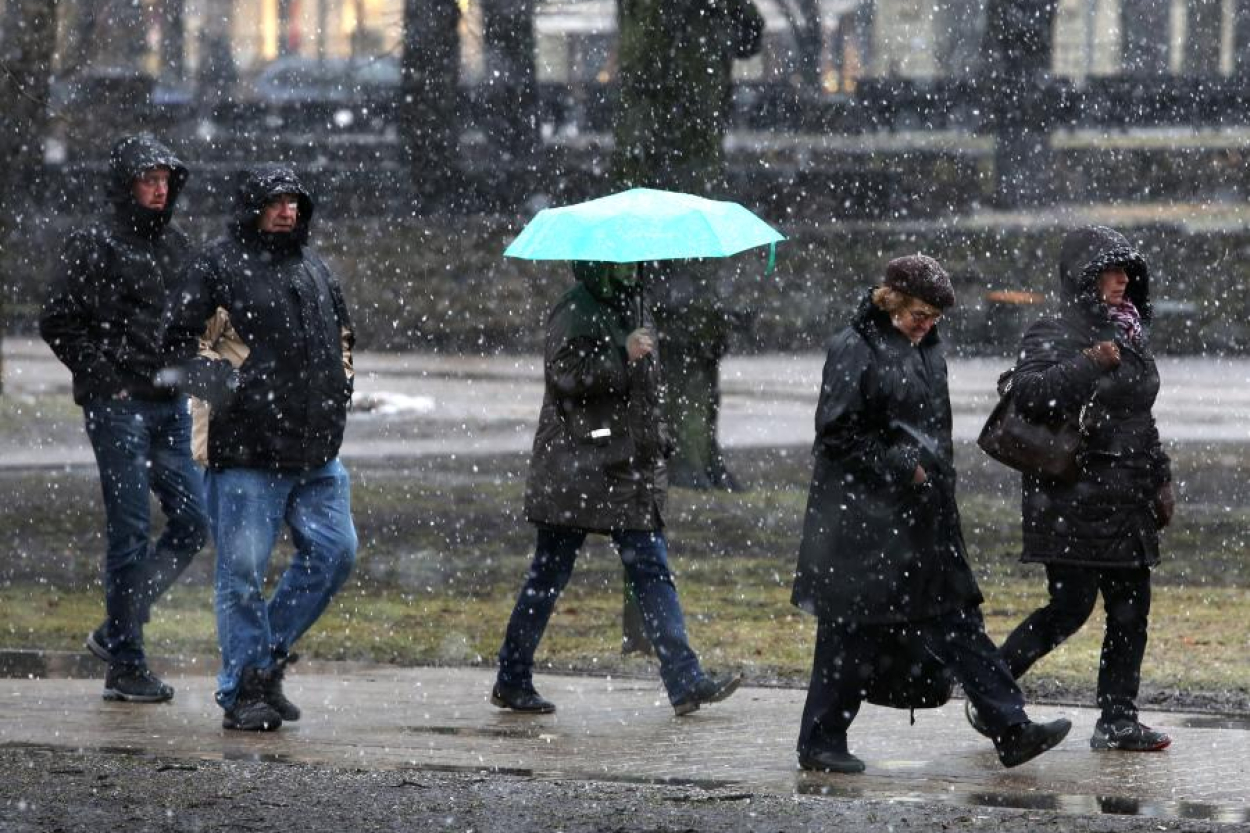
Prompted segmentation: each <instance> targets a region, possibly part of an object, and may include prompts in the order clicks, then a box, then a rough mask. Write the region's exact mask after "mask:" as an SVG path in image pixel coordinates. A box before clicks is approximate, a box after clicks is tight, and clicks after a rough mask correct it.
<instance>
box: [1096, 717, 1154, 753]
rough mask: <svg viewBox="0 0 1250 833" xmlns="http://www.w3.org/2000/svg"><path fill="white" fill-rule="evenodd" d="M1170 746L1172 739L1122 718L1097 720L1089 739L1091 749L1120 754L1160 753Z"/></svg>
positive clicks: (1143, 725)
mask: <svg viewBox="0 0 1250 833" xmlns="http://www.w3.org/2000/svg"><path fill="white" fill-rule="evenodd" d="M1171 745H1172V739H1171V738H1170V737H1168V736H1167V735H1166V734H1164V733H1163V732H1156V731H1155V730H1154V729H1151V728H1150V727H1149V726H1147V725H1145V724H1144V723H1138V722H1137V721H1136V720H1131V719H1129V718H1123V719H1121V720H1099V721H1098V722H1097V723H1095V724H1094V734H1093V736H1092V737H1090V739H1089V746H1090V748H1091V749H1118V750H1119V751H1121V752H1160V751H1162V750H1164V749H1167V748H1168V747H1169V746H1171Z"/></svg>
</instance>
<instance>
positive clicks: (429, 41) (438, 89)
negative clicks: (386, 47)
mask: <svg viewBox="0 0 1250 833" xmlns="http://www.w3.org/2000/svg"><path fill="white" fill-rule="evenodd" d="M459 23H460V7H459V5H458V4H457V2H456V0H405V3H404V55H403V81H402V87H401V92H402V95H401V101H402V103H401V105H400V106H401V112H400V125H401V128H402V130H403V136H404V148H405V153H406V155H407V159H408V166H409V171H410V176H411V178H412V184H413V191H414V195H415V197H416V200H417V206H416V207H417V209H418V210H420V211H423V212H434V211H441V210H446V209H455V208H456V207H457V206H458V205H459V204H460V200H461V193H460V191H461V174H460V168H459V161H458V159H457V146H458V144H459V137H460V115H459V104H460V33H459V29H458V28H457V27H458V25H459Z"/></svg>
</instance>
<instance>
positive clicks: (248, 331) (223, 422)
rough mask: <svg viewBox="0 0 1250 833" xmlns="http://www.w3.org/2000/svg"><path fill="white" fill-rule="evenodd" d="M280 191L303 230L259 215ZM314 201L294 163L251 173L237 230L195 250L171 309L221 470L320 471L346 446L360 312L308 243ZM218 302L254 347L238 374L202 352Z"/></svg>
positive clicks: (178, 348)
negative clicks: (269, 224) (355, 322)
mask: <svg viewBox="0 0 1250 833" xmlns="http://www.w3.org/2000/svg"><path fill="white" fill-rule="evenodd" d="M278 194H296V195H298V197H299V203H300V206H299V215H298V222H297V226H296V229H295V231H294V232H291V233H290V234H285V235H278V234H275V235H267V234H264V233H261V232H259V231H258V230H257V228H256V220H257V217H258V216H259V214H260V211H261V209H262V207H263V206H264V204H265V202H266V201H267V200H268V199H269V198H270V197H272V196H276V195H278ZM313 209H314V204H313V200H312V197H311V196H310V195H309V194H308V191H307V190H306V189H305V188H304V187H303V186H302V185H301V184H300V183H299V180H298V179H296V177H295V175H294V174H293V173H292V172H291V171H289V170H288V169H285V168H281V167H266V168H259V169H256V170H254V171H252V172H250V174H249V175H248V176H247V178H246V180H245V181H244V183H243V185H242V187H241V188H240V191H239V197H238V214H237V217H236V219H235V222H234V224H233V226H232V228H231V229H230V232H229V233H228V234H226V235H225V236H224V237H221V238H220V239H218V240H216V241H215V242H213V243H212V244H211V245H209V246H208V248H207V249H206V250H205V251H204V252H202V253H201V254H200V255H199V256H198V257H197V258H195V260H194V261H193V262H192V263H191V265H190V266H189V267H188V269H187V271H186V273H185V274H184V276H183V285H182V290H181V292H180V294H179V296H178V297H177V298H175V299H174V301H173V302H171V304H170V306H169V307H168V309H167V311H166V346H167V348H168V350H169V356H170V359H171V361H174V362H176V363H178V364H180V365H181V367H182V370H183V372H184V377H183V378H184V387H185V389H186V391H187V392H188V393H190V394H192V395H194V396H197V397H199V398H201V399H203V400H205V401H207V402H209V403H210V404H211V406H212V414H211V419H210V421H209V428H208V462H209V465H210V466H211V467H212V468H215V469H223V468H269V469H283V470H306V469H313V468H317V467H318V466H321V465H324V464H325V463H328V462H329V461H331V460H333V459H334V458H335V457H336V456H337V455H338V452H339V447H340V446H341V445H342V442H343V430H344V427H345V425H346V422H347V410H348V406H349V404H350V401H351V393H352V385H351V381H350V379H349V378H348V376H347V371H346V369H345V367H344V359H343V346H344V342H345V340H346V342H347V343H348V344H350V339H351V336H350V333H351V319H350V318H349V316H348V312H347V305H346V304H345V303H344V300H343V294H342V290H341V288H340V287H339V283H338V280H337V279H336V278H335V276H334V274H333V273H332V272H331V271H330V268H329V267H328V266H327V265H326V263H325V262H324V261H323V260H322V259H321V258H320V257H319V256H318V255H317V254H316V252H314V251H313V250H312V249H311V248H309V246H308V245H307V240H308V232H309V224H310V222H311V220H312V214H313ZM218 309H222V310H224V311H225V312H226V314H227V315H228V317H229V324H230V326H232V327H233V328H234V330H235V331H236V332H237V333H238V335H239V337H240V339H241V340H242V341H243V343H244V344H245V345H246V347H247V349H248V355H247V359H246V360H245V361H244V362H243V364H242V366H241V367H239V369H238V371H237V372H236V371H235V370H234V369H233V367H232V366H231V365H230V363H229V362H228V361H226V360H224V359H209V358H205V357H203V356H198V355H197V352H198V348H199V338H200V336H201V335H202V334H203V333H204V331H205V325H206V323H207V322H208V320H209V318H211V317H212V316H213V315H214V314H215V313H216V311H217V310H218ZM345 333H346V336H345Z"/></svg>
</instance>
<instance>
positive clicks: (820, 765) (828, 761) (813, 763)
mask: <svg viewBox="0 0 1250 833" xmlns="http://www.w3.org/2000/svg"><path fill="white" fill-rule="evenodd" d="M799 766H801V767H802V768H803V769H809V770H815V771H817V772H844V773H856V772H863V771H864V762H863V761H861V760H860V759H859V758H856V757H855V756H854V755H852V754H851V753H850V752H849V751H847V749H846V744H843V745H842V747H841V748H840V749H834V748H831V749H809V750H808V751H806V752H800V753H799Z"/></svg>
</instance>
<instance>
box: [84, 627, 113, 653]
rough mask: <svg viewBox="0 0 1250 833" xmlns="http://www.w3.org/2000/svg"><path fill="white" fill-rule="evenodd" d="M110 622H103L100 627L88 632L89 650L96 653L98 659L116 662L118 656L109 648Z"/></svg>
mask: <svg viewBox="0 0 1250 833" xmlns="http://www.w3.org/2000/svg"><path fill="white" fill-rule="evenodd" d="M108 626H109V623H108V622H107V621H104V622H101V623H100V627H98V628H96V629H95V630H93V631H92V632H91V633H89V634H87V643H86V645H87V650H88V651H90V652H91V653H93V654H95V656H96V658H97V659H102V660H104V661H105V662H115V661H116V658H115V657H114V656H113V652H112V651H110V650H109V649H108V641H107V636H106V634H107V633H108Z"/></svg>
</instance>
